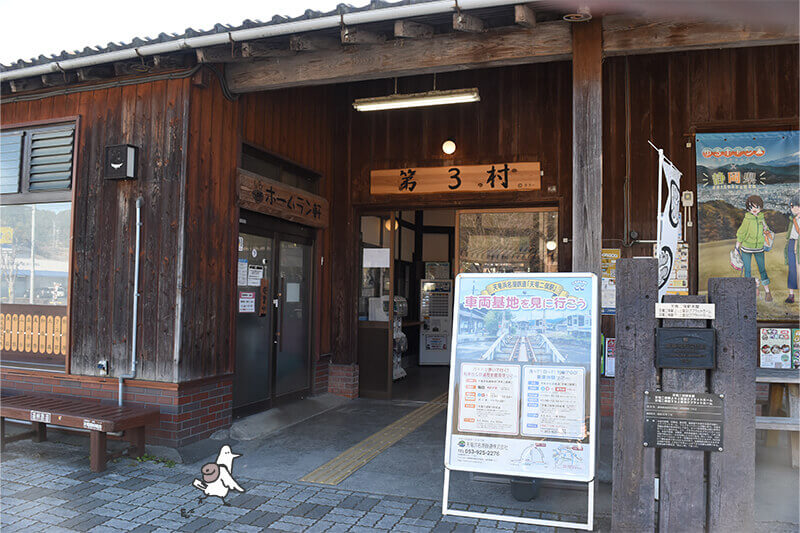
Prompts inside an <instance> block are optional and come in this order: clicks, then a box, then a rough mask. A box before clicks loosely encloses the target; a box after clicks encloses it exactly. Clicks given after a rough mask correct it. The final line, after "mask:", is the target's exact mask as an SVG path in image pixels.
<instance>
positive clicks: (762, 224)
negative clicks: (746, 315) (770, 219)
mask: <svg viewBox="0 0 800 533" xmlns="http://www.w3.org/2000/svg"><path fill="white" fill-rule="evenodd" d="M745 209H746V210H747V212H746V213H745V214H744V220H742V225H741V226H739V229H738V230H737V231H736V250H738V251H739V253H740V254H741V256H742V263H744V265H743V267H742V275H743V276H744V277H746V278H749V277H751V273H750V267H751V261H752V259H753V258H755V260H756V265H757V266H758V273H759V274H760V275H761V280H760V283H761V285H763V286H764V290H765V291H766V295H765V296H764V300H766V301H767V302H771V301H772V293H770V291H769V276H768V275H767V268H766V266H765V265H764V230H769V227H768V226H767V223H766V221H765V220H764V213H763V209H764V200H762V199H761V197H760V196H756V195H753V196H748V197H747V200H746V202H745ZM756 294H757V296H760V295H761V289H760V288H759V280H758V279H756Z"/></svg>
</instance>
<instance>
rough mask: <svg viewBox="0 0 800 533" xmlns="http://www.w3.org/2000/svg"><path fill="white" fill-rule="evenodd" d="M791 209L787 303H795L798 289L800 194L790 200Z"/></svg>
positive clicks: (786, 255)
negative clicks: (795, 292)
mask: <svg viewBox="0 0 800 533" xmlns="http://www.w3.org/2000/svg"><path fill="white" fill-rule="evenodd" d="M789 209H791V211H792V220H791V221H790V222H789V231H787V232H786V248H785V249H784V256H785V258H786V264H787V265H789V276H788V279H787V280H786V283H787V285H788V286H789V296H787V297H786V300H784V301H785V302H786V303H787V304H793V303H794V291H796V290H797V285H798V281H800V280H798V272H799V271H800V194H795V195H794V196H792V199H791V200H789Z"/></svg>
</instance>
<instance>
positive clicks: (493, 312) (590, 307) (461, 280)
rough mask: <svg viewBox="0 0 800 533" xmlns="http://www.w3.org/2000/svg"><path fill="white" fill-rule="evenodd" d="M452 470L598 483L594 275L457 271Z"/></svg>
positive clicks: (449, 443) (449, 446) (449, 444)
mask: <svg viewBox="0 0 800 533" xmlns="http://www.w3.org/2000/svg"><path fill="white" fill-rule="evenodd" d="M455 297H456V302H455V312H454V327H453V332H454V333H453V341H452V343H451V344H452V346H453V351H452V356H451V365H450V394H449V404H448V420H447V438H446V445H445V446H446V448H445V466H446V467H447V468H448V469H449V470H463V471H468V472H483V473H490V474H501V475H511V476H526V477H539V478H549V479H565V480H572V481H582V482H589V481H591V480H592V479H593V478H594V441H595V435H594V433H593V431H592V427H593V424H592V421H593V420H594V416H595V408H596V407H595V400H594V398H595V390H596V383H597V369H596V361H597V359H598V358H597V348H598V346H597V335H598V332H597V328H598V310H599V303H600V302H599V298H598V283H597V278H596V276H594V275H593V274H573V273H563V274H562V273H559V274H544V273H542V274H525V273H520V274H459V275H458V277H457V278H456V291H455Z"/></svg>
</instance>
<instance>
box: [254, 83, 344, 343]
mask: <svg viewBox="0 0 800 533" xmlns="http://www.w3.org/2000/svg"><path fill="white" fill-rule="evenodd" d="M346 95H347V91H346V88H345V87H343V86H336V85H328V86H323V87H306V88H300V89H288V90H280V91H269V92H260V93H251V94H246V95H244V96H243V97H242V99H241V100H240V104H241V112H242V142H246V143H249V144H252V145H254V146H257V147H260V148H262V149H264V150H266V151H267V152H270V153H272V154H275V155H277V156H279V157H281V158H284V159H287V160H289V161H292V162H294V163H296V164H297V165H299V166H301V167H304V168H307V169H309V170H312V171H314V172H317V173H318V174H320V175H321V176H322V178H321V181H320V184H319V194H320V196H324V197H325V198H326V199H327V200H328V201H329V202H332V197H333V195H334V190H335V189H337V188H341V187H344V188H345V190H346V185H345V183H346V182H347V179H348V177H347V175H346V173H345V160H346V155H347V144H346V138H347V137H346V133H347V131H346V110H347V107H348V106H349V103H348V101H347V99H346ZM332 215H333V216H332V217H331V218H332V219H333V220H331V221H330V222H331V224H332V225H337V224H338V223H339V222H340V221H341V220H342V219H343V218H344V213H343V212H342V210H339V211H338V212H335V213H333V212H332ZM332 235H338V237H337V239H341V235H342V233H337V232H332V231H331V229H330V227H329V229H321V230H318V231H317V237H316V252H317V253H316V258H315V261H314V264H315V265H320V262H321V261H320V259H321V258H324V261H322V263H323V264H322V266H321V268H319V270H317V272H318V273H319V276H318V279H317V280H316V285H317V286H318V294H319V302H318V307H317V311H318V312H317V315H316V318H315V321H316V324H317V325H318V327H317V328H316V329H317V332H316V335H317V336H318V337H317V338H316V339H314V342H315V344H316V346H315V351H316V355H319V354H326V353H330V352H331V314H333V315H334V316H335V315H336V309H338V304H335V303H334V304H332V298H334V297H335V295H336V294H337V293H338V292H341V290H340V288H337V289H336V290H334V291H332V290H331V272H332V268H335V267H336V261H334V260H333V259H332V257H331V254H332V253H333V250H332V239H333V237H332ZM332 293H333V294H332Z"/></svg>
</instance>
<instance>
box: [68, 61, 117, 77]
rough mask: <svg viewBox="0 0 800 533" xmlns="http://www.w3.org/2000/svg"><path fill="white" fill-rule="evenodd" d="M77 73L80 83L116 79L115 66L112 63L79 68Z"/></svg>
mask: <svg viewBox="0 0 800 533" xmlns="http://www.w3.org/2000/svg"><path fill="white" fill-rule="evenodd" d="M76 72H77V73H78V81H94V80H105V79H108V78H113V77H114V65H112V64H111V63H107V64H103V65H93V66H91V67H84V68H79V69H77V71H76Z"/></svg>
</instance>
